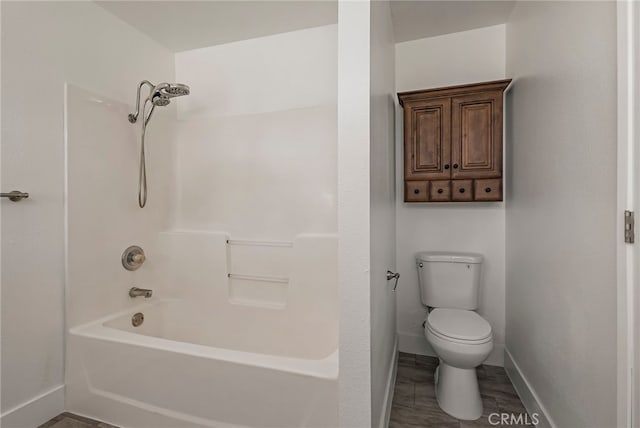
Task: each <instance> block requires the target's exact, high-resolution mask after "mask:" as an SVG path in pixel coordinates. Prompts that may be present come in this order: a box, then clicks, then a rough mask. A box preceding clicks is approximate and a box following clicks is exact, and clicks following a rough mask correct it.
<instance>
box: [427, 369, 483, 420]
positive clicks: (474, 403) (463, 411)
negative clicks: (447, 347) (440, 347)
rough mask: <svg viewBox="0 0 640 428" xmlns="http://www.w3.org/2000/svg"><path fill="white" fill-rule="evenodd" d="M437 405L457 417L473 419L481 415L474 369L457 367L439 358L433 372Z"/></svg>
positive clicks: (480, 400)
mask: <svg viewBox="0 0 640 428" xmlns="http://www.w3.org/2000/svg"><path fill="white" fill-rule="evenodd" d="M435 381H436V398H437V400H438V405H440V408H441V409H442V410H444V411H445V412H446V413H448V414H449V415H451V416H453V417H454V418H457V419H463V420H467V421H473V420H476V419H478V418H479V417H480V416H482V398H481V397H480V388H479V387H478V377H477V376H476V369H475V368H473V369H459V368H456V367H453V366H449V365H447V364H445V363H443V362H442V360H440V365H439V366H438V368H437V369H436V373H435Z"/></svg>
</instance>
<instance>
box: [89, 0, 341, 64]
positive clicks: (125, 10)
mask: <svg viewBox="0 0 640 428" xmlns="http://www.w3.org/2000/svg"><path fill="white" fill-rule="evenodd" d="M96 3H97V4H98V5H100V6H102V7H103V8H104V9H106V10H107V11H109V12H111V13H112V14H114V15H116V16H117V17H119V18H120V19H122V20H123V21H125V22H127V23H129V24H130V25H132V26H133V27H136V28H137V29H138V30H140V31H142V32H143V33H146V34H147V35H148V36H149V37H151V38H152V39H154V40H155V41H157V42H158V43H160V44H161V45H163V46H164V47H166V48H167V49H169V50H171V51H174V52H179V51H184V50H188V49H196V48H202V47H205V46H213V45H219V44H223V43H230V42H235V41H238V40H247V39H252V38H256V37H262V36H267V35H270V34H277V33H286V32H288V31H295V30H301V29H303V28H309V27H318V26H321V25H328V24H335V23H336V22H338V4H337V2H335V1H264V0H263V1H241V0H236V1H188V0H178V1H176V0H173V1H156V0H145V1H113V0H112V1H96Z"/></svg>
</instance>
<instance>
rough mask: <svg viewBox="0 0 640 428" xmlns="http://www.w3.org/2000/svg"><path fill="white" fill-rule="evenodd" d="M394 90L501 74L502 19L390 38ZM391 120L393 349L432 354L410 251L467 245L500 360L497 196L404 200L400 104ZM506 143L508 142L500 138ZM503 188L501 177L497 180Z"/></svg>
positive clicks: (501, 244) (501, 259)
mask: <svg viewBox="0 0 640 428" xmlns="http://www.w3.org/2000/svg"><path fill="white" fill-rule="evenodd" d="M395 63H396V91H397V92H402V91H409V90H417V89H426V88H437V87H441V86H450V85H457V84H464V83H475V82H483V81H489V80H497V79H503V78H505V26H504V25H497V26H493V27H486V28H481V29H477V30H471V31H465V32H461V33H454V34H447V35H443V36H438V37H431V38H427V39H421V40H414V41H410V42H404V43H398V44H396V61H395ZM396 110H397V114H396V116H397V121H396V129H397V132H396V135H397V137H396V194H397V198H396V201H397V202H396V222H397V241H396V242H397V244H396V245H397V262H396V263H397V267H398V270H399V272H400V273H401V275H402V279H401V281H400V286H399V287H398V293H397V294H398V297H397V298H398V305H397V306H398V312H397V317H398V332H399V339H400V350H401V351H404V352H412V353H418V354H429V355H433V351H432V350H431V349H430V347H429V345H428V343H427V341H426V339H425V337H424V330H423V328H422V322H423V321H424V318H425V315H426V309H425V307H424V306H422V304H421V302H420V294H419V290H418V272H417V269H416V266H415V254H416V253H417V252H420V251H471V252H477V253H481V254H483V255H484V256H485V262H484V264H483V266H482V284H481V300H480V308H479V313H480V314H481V315H482V316H483V317H485V319H487V320H488V321H489V323H490V324H491V326H492V328H493V337H494V351H493V352H492V354H491V356H490V357H489V359H488V363H491V364H497V365H502V355H503V347H504V335H505V315H504V314H505V309H504V305H505V291H504V290H505V217H504V216H505V214H504V209H505V208H504V206H505V204H504V203H502V202H490V203H481V202H473V203H456V204H453V203H451V204H429V203H426V204H416V203H404V202H403V199H404V198H403V195H404V181H403V171H404V167H403V161H402V160H403V159H404V157H403V155H402V153H403V140H402V126H398V124H401V123H402V109H401V107H399V106H397V109H396ZM507 144H509V143H508V141H507ZM505 185H506V187H508V186H509V182H508V181H507V182H506V183H505Z"/></svg>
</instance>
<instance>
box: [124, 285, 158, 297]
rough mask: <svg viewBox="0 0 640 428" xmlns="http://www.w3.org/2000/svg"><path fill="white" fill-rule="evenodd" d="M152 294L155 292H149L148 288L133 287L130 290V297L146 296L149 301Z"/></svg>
mask: <svg viewBox="0 0 640 428" xmlns="http://www.w3.org/2000/svg"><path fill="white" fill-rule="evenodd" d="M152 294H153V290H149V289H146V288H138V287H131V289H130V290H129V297H139V296H144V298H145V299H148V298H149V297H151V295H152Z"/></svg>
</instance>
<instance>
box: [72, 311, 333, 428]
mask: <svg viewBox="0 0 640 428" xmlns="http://www.w3.org/2000/svg"><path fill="white" fill-rule="evenodd" d="M137 312H142V313H143V314H144V316H145V319H144V322H143V324H142V325H141V326H139V327H133V326H132V325H131V317H132V315H133V314H135V313H137ZM247 322H250V320H247ZM193 326H196V328H193ZM271 327H273V326H271ZM270 331H271V332H272V334H271V335H270V336H269V337H268V338H265V337H264V331H262V330H254V329H252V328H250V326H249V325H247V324H245V325H239V324H237V323H233V322H232V323H229V322H224V321H223V320H221V319H219V318H217V317H216V316H215V313H213V314H212V313H211V311H209V310H207V308H206V305H204V304H202V303H193V302H191V303H190V302H185V301H182V300H175V299H173V300H172V299H165V300H157V301H155V302H152V303H143V304H141V305H139V306H137V307H134V308H131V309H130V310H127V311H123V312H119V313H117V314H113V315H111V316H108V317H105V318H102V319H100V320H97V321H93V322H90V323H87V324H84V325H81V326H79V327H76V328H73V329H71V331H70V335H69V340H70V344H71V345H72V346H71V347H70V349H71V354H70V355H69V362H70V363H71V364H72V365H73V366H74V367H82V368H83V370H79V371H75V372H74V374H73V375H72V376H69V377H68V379H67V382H68V387H67V396H68V401H69V402H72V403H80V404H81V405H82V406H83V407H82V410H81V413H84V414H87V413H89V414H90V415H91V416H92V417H96V418H98V419H101V420H106V421H109V422H111V423H114V424H117V425H122V426H130V427H149V426H154V427H167V428H169V427H175V426H180V427H201V426H207V427H232V426H233V427H237V426H247V427H250V426H264V427H283V426H292V427H293V426H295V427H327V426H336V424H337V375H338V371H337V368H338V360H337V358H338V354H337V350H336V346H335V341H331V340H325V341H322V340H318V341H317V342H316V347H315V348H307V347H306V346H305V345H306V344H305V343H299V347H298V349H297V350H294V349H290V348H289V346H290V343H291V342H292V341H291V340H290V338H289V336H288V335H287V334H286V332H283V331H281V330H278V329H275V328H272V329H270ZM239 333H242V334H244V335H245V337H243V339H245V341H243V342H239V341H238V334H239ZM246 335H248V336H246ZM252 343H253V344H254V346H253V347H252V346H251V344H252ZM278 345H282V346H278ZM251 348H253V349H251ZM274 391H277V394H274ZM247 409H251V411H247ZM328 409H334V411H333V412H332V411H330V410H329V411H328ZM69 410H71V411H73V410H75V409H74V408H73V407H72V408H70V409H69Z"/></svg>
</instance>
